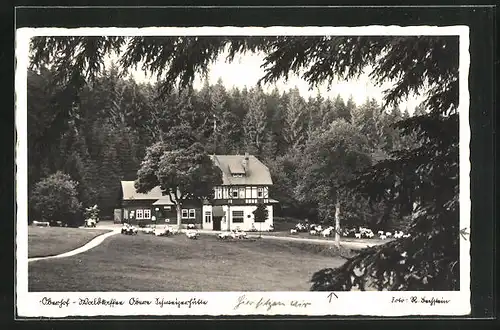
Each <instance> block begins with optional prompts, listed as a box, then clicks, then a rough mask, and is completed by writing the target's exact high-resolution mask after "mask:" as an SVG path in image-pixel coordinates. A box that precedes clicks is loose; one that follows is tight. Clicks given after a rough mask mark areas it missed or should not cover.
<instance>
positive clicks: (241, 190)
mask: <svg viewBox="0 0 500 330" xmlns="http://www.w3.org/2000/svg"><path fill="white" fill-rule="evenodd" d="M240 198H245V188H240Z"/></svg>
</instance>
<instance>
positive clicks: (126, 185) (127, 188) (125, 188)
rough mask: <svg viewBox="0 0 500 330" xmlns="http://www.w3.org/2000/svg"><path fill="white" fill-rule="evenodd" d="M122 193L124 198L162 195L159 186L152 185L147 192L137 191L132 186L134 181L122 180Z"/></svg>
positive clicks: (132, 198) (157, 197) (158, 197)
mask: <svg viewBox="0 0 500 330" xmlns="http://www.w3.org/2000/svg"><path fill="white" fill-rule="evenodd" d="M122 193H123V199H124V200H141V199H160V198H164V197H166V196H163V195H162V193H161V189H160V187H159V186H158V187H154V188H153V189H152V190H151V191H150V192H148V193H147V194H142V193H138V192H137V191H136V190H135V187H134V181H122Z"/></svg>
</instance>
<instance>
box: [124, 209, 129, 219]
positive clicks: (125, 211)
mask: <svg viewBox="0 0 500 330" xmlns="http://www.w3.org/2000/svg"><path fill="white" fill-rule="evenodd" d="M123 219H128V210H123Z"/></svg>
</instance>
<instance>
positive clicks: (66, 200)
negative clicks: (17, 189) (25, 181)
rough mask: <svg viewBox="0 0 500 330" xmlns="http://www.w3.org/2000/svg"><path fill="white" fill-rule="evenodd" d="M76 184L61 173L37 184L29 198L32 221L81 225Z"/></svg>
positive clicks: (80, 206)
mask: <svg viewBox="0 0 500 330" xmlns="http://www.w3.org/2000/svg"><path fill="white" fill-rule="evenodd" d="M77 184H78V183H77V182H75V181H73V180H71V177H70V176H69V175H67V174H64V173H62V172H56V173H54V174H52V175H50V176H48V177H47V178H44V179H43V180H41V181H40V182H38V183H37V184H36V185H35V187H34V188H33V191H32V193H31V197H30V204H31V205H32V207H33V211H34V213H33V214H32V215H31V219H32V220H39V221H40V220H41V221H47V222H49V223H51V225H55V224H56V222H58V221H60V222H61V223H62V224H63V225H68V226H78V225H81V224H82V223H83V221H82V220H83V218H82V214H81V211H82V210H81V208H82V205H81V203H80V202H79V201H78V196H77V191H76V186H77Z"/></svg>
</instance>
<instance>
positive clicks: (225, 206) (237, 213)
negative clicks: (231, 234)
mask: <svg viewBox="0 0 500 330" xmlns="http://www.w3.org/2000/svg"><path fill="white" fill-rule="evenodd" d="M212 160H213V162H214V164H215V165H217V166H218V167H219V168H220V169H221V171H222V185H220V186H216V187H214V201H213V205H208V204H205V205H203V228H206V229H213V230H233V229H236V228H240V229H241V230H251V229H252V228H254V229H257V230H261V231H268V230H270V229H271V227H272V225H273V204H274V203H277V202H278V201H276V200H274V199H271V198H270V196H269V187H271V185H272V184H273V181H272V179H271V174H270V172H269V169H268V168H267V166H265V165H264V164H263V163H262V162H261V161H259V160H258V159H257V158H256V157H254V156H251V155H248V154H245V155H213V156H212ZM258 203H263V204H265V205H266V207H267V210H268V214H269V216H268V219H267V220H266V221H265V222H262V223H259V222H256V221H255V219H254V215H253V211H254V210H255V209H256V208H257V204H258Z"/></svg>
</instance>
